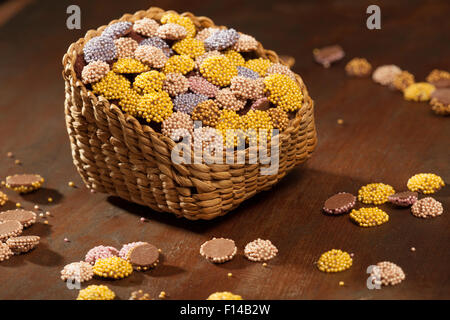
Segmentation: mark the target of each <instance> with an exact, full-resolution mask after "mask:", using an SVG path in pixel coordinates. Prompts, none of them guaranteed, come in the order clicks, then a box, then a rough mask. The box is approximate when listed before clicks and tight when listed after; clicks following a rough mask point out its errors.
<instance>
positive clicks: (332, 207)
mask: <svg viewBox="0 0 450 320" xmlns="http://www.w3.org/2000/svg"><path fill="white" fill-rule="evenodd" d="M355 203H356V197H355V196H354V195H352V194H351V193H347V192H341V193H338V194H335V195H334V196H332V197H330V198H328V199H327V200H326V201H325V204H324V206H323V211H325V212H326V213H328V214H342V213H345V212H348V211H350V210H351V209H353V207H354V206H355Z"/></svg>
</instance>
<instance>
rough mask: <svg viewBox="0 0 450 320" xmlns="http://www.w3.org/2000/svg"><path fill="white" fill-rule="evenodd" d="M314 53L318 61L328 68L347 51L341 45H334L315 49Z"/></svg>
mask: <svg viewBox="0 0 450 320" xmlns="http://www.w3.org/2000/svg"><path fill="white" fill-rule="evenodd" d="M313 55H314V59H315V60H316V62H317V63H320V64H321V65H323V66H324V67H325V68H328V67H330V65H331V64H332V63H333V62H336V61H339V60H341V59H342V58H344V56H345V52H344V49H342V47H341V46H340V45H333V46H327V47H323V48H321V49H314V51H313Z"/></svg>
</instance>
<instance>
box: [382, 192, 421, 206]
mask: <svg viewBox="0 0 450 320" xmlns="http://www.w3.org/2000/svg"><path fill="white" fill-rule="evenodd" d="M418 196H419V194H418V193H417V192H413V191H404V192H399V193H395V194H393V195H391V196H389V197H388V201H389V202H390V203H393V204H395V205H397V206H400V207H409V206H412V205H413V204H414V203H415V202H416V201H417V199H418Z"/></svg>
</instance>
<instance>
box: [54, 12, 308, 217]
mask: <svg viewBox="0 0 450 320" xmlns="http://www.w3.org/2000/svg"><path fill="white" fill-rule="evenodd" d="M170 12H173V11H170ZM165 13H166V11H164V10H162V9H159V8H155V7H152V8H150V9H149V10H147V11H138V12H136V13H135V14H133V15H130V14H126V15H124V16H123V17H122V18H121V19H119V20H115V21H112V22H111V23H115V22H117V21H124V20H126V21H132V22H133V21H136V20H139V19H142V18H144V17H149V18H154V19H157V20H159V19H160V18H161V16H162V15H163V14H165ZM182 15H183V16H187V17H189V18H191V19H192V20H193V21H194V23H195V25H196V26H197V27H201V28H203V27H211V26H214V23H213V22H212V21H211V20H210V19H209V18H206V17H195V16H194V15H193V14H191V13H183V14H182ZM105 28H106V26H102V27H100V28H98V29H97V30H90V31H88V32H87V33H86V36H85V37H84V38H82V39H79V40H78V41H77V42H76V43H73V44H72V45H71V46H70V48H69V50H68V51H67V53H66V54H65V55H64V58H63V66H64V71H63V77H64V79H65V92H66V95H65V116H66V124H67V131H68V134H69V138H70V143H71V148H72V156H73V161H74V164H75V166H76V167H77V169H78V171H79V173H80V175H81V177H82V178H83V181H84V183H85V184H86V186H87V187H88V188H89V189H94V190H95V191H97V192H102V193H108V194H110V195H114V196H119V197H121V198H123V199H126V200H129V201H132V202H135V203H138V204H141V205H145V206H148V207H150V208H151V209H153V210H156V211H161V212H172V213H174V214H175V215H177V216H178V217H185V218H188V219H191V220H197V219H206V220H209V219H212V218H215V217H218V216H221V215H224V214H225V213H227V212H229V211H231V210H233V209H234V208H236V207H237V206H238V205H239V204H240V203H242V202H243V201H244V200H246V199H248V198H250V197H252V196H254V195H255V194H256V193H258V192H260V191H263V190H268V189H270V188H271V187H272V186H273V185H274V184H275V183H277V182H278V181H280V179H281V178H283V177H284V176H285V175H286V173H287V172H289V171H290V170H291V169H293V168H294V167H295V166H296V165H298V164H300V163H302V162H304V161H306V160H307V159H308V158H309V156H310V155H311V153H312V152H313V150H314V147H315V145H316V132H315V126H314V117H313V101H312V100H311V98H310V97H309V95H308V91H307V89H306V87H305V85H304V83H303V81H302V79H301V78H300V76H298V75H296V78H297V81H298V82H299V84H300V86H301V89H302V92H303V94H304V97H305V100H304V105H303V107H302V108H301V109H300V110H299V112H297V115H296V116H295V118H294V119H292V120H291V121H290V124H289V127H288V128H287V129H286V130H285V131H283V132H282V133H281V134H280V136H279V141H280V150H279V156H280V157H279V170H278V173H277V174H275V175H261V174H260V168H261V166H263V165H261V164H259V163H257V164H248V163H247V164H232V165H228V164H211V165H208V164H189V165H179V164H175V163H173V162H172V161H171V150H172V148H173V147H174V145H175V143H174V142H173V141H172V140H171V139H169V138H168V137H166V136H164V135H162V134H160V133H157V132H155V131H154V130H153V129H152V128H151V127H149V126H146V125H141V124H140V123H139V121H138V120H136V119H135V118H134V117H132V116H129V115H126V114H124V113H123V112H122V111H121V110H120V108H119V107H117V106H116V105H114V104H110V102H109V101H108V100H106V99H104V98H103V97H101V96H100V97H96V96H95V95H94V94H93V93H92V92H91V91H90V90H88V89H86V87H85V86H84V85H83V83H82V82H81V81H80V79H78V78H77V75H76V72H75V70H74V65H75V61H76V58H77V55H78V54H80V53H82V48H83V46H84V44H85V42H86V41H88V40H89V39H91V38H93V37H95V36H98V35H100V33H101V32H102V31H103V30H104V29H105ZM257 54H258V55H260V56H262V57H266V58H268V59H270V60H271V61H273V62H281V61H280V60H279V58H278V56H277V54H276V53H275V52H273V51H270V50H265V49H264V48H263V47H262V45H261V44H259V47H258V49H257ZM246 151H247V152H248V150H246Z"/></svg>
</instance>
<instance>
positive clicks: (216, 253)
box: [200, 238, 237, 263]
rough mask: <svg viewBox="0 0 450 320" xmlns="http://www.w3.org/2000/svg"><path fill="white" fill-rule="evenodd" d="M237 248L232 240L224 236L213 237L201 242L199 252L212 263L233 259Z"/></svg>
mask: <svg viewBox="0 0 450 320" xmlns="http://www.w3.org/2000/svg"><path fill="white" fill-rule="evenodd" d="M236 252H237V248H236V245H235V244H234V241H233V240H231V239H225V238H213V239H211V240H209V241H206V242H205V243H203V244H202V245H201V247H200V254H201V255H202V256H203V257H205V258H206V259H207V260H209V261H211V262H214V263H224V262H227V261H230V260H231V259H233V257H234V256H235V255H236Z"/></svg>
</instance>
